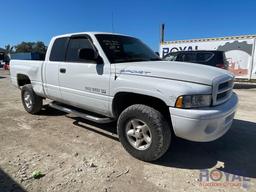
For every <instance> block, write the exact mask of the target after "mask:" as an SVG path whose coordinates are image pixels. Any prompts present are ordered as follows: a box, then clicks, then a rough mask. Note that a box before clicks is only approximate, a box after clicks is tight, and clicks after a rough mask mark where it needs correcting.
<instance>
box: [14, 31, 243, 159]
mask: <svg viewBox="0 0 256 192" xmlns="http://www.w3.org/2000/svg"><path fill="white" fill-rule="evenodd" d="M10 66H11V69H10V70H11V81H12V83H13V84H14V85H15V86H17V87H18V88H20V89H21V98H22V103H23V105H24V108H25V110H26V111H27V112H29V113H31V114H36V113H38V112H40V110H41V108H42V101H43V99H46V98H47V99H50V100H52V103H50V106H51V107H53V108H56V109H59V110H62V111H65V112H67V113H74V114H76V115H77V116H79V117H82V118H85V119H89V120H91V121H94V122H98V123H107V122H110V121H115V120H117V133H118V136H119V140H120V141H121V143H122V145H123V146H124V148H125V149H126V150H127V151H128V152H129V153H130V154H131V155H132V156H134V157H136V158H138V159H141V160H143V161H154V160H156V159H158V158H160V157H161V156H162V155H163V154H164V153H165V152H166V151H167V150H168V148H169V146H170V143H171V136H172V135H175V136H177V137H181V138H184V139H187V140H191V141H198V142H208V141H213V140H215V139H217V138H219V137H221V136H222V135H224V134H225V133H226V132H227V131H228V129H229V128H230V127H231V124H232V121H233V119H234V115H235V111H236V108H237V104H238V98H237V96H236V94H235V93H233V79H234V75H233V74H231V73H230V72H228V71H225V70H222V69H218V68H215V67H209V66H205V65H194V64H190V63H181V62H171V61H162V60H160V59H159V57H158V56H157V55H156V54H155V53H154V52H153V51H152V50H151V49H149V48H148V47H147V46H146V45H145V44H144V43H142V42H141V41H140V40H138V39H136V38H134V37H130V36H126V35H120V34H112V33H98V32H97V33H96V32H88V33H75V34H66V35H61V36H57V37H54V38H52V40H51V42H50V44H49V48H48V50H47V53H46V58H45V61H26V60H25V61H24V60H23V61H21V60H12V61H11V65H10ZM39 114H40V113H39Z"/></svg>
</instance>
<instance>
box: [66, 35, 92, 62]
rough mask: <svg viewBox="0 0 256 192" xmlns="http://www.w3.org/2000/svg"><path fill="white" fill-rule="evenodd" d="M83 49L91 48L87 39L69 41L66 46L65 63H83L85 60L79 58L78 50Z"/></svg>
mask: <svg viewBox="0 0 256 192" xmlns="http://www.w3.org/2000/svg"><path fill="white" fill-rule="evenodd" d="M84 48H91V49H93V47H92V44H91V42H90V41H89V39H87V38H75V39H71V40H70V41H69V44H68V50H67V58H66V61H73V62H77V61H78V62H82V61H83V62H84V61H85V60H83V59H80V58H79V50H80V49H84Z"/></svg>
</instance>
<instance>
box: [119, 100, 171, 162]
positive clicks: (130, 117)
mask: <svg viewBox="0 0 256 192" xmlns="http://www.w3.org/2000/svg"><path fill="white" fill-rule="evenodd" d="M117 133H118V136H119V140H120V142H121V143H122V145H123V147H124V148H125V150H126V151H127V152H128V153H130V154H131V155H132V156H134V157H135V158H137V159H140V160H142V161H149V162H150V161H155V160H157V159H159V158H160V157H161V156H163V155H164V154H165V152H166V151H167V150H168V148H169V146H170V143H171V130H170V126H169V123H168V122H167V121H166V119H165V118H164V116H163V115H162V114H161V113H160V112H159V111H157V110H155V109H154V108H152V107H149V106H146V105H141V104H136V105H132V106H130V107H128V108H126V109H125V110H124V111H123V112H122V113H121V115H120V116H119V119H118V122H117Z"/></svg>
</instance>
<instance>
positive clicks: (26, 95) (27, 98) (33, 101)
mask: <svg viewBox="0 0 256 192" xmlns="http://www.w3.org/2000/svg"><path fill="white" fill-rule="evenodd" d="M21 100H22V104H23V106H24V108H25V110H26V111H27V112H28V113H30V114H36V113H38V112H39V111H41V109H42V106H43V99H42V97H40V96H38V95H36V93H35V92H34V90H33V88H32V85H31V84H29V85H24V86H23V87H22V89H21Z"/></svg>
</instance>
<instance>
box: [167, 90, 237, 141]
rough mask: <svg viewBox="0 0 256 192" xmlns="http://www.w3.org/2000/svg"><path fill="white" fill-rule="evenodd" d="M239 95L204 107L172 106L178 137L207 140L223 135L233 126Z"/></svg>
mask: <svg viewBox="0 0 256 192" xmlns="http://www.w3.org/2000/svg"><path fill="white" fill-rule="evenodd" d="M237 105H238V97H237V95H236V94H235V93H233V94H232V96H231V98H230V99H229V100H228V101H227V102H225V103H223V104H221V105H218V106H215V107H209V108H203V109H178V108H173V107H170V108H169V111H170V114H171V120H172V126H173V130H174V133H175V135H176V136H177V137H181V138H183V139H187V140H190V141H199V142H207V141H213V140H215V139H218V138H219V137H221V136H223V135H224V134H225V133H226V132H227V131H228V130H229V128H230V127H231V125H232V122H233V119H234V116H235V112H236V108H237Z"/></svg>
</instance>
